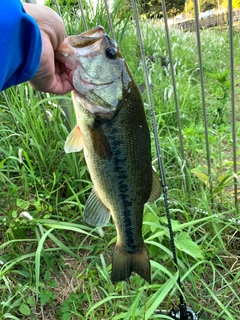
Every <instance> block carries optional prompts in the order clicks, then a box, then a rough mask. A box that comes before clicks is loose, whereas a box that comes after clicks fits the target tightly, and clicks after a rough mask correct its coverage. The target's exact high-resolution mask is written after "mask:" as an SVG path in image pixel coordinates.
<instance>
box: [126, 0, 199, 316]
mask: <svg viewBox="0 0 240 320" xmlns="http://www.w3.org/2000/svg"><path fill="white" fill-rule="evenodd" d="M132 6H133V13H134V19H135V23H136V29H137V36H138V41H139V46H140V51H141V56H142V62H143V69H144V75H145V81H146V87H147V93H148V100H149V106H150V112H151V119H152V126H153V133H154V140H155V147H156V153H157V159H158V166H159V172H160V179H161V184H162V190H163V198H164V204H165V210H166V215H167V221H168V229H169V235H170V245H171V250H172V255H173V262H174V264H175V268H176V270H179V268H178V260H177V251H176V246H175V243H174V235H173V229H172V222H171V216H170V211H169V200H168V194H167V191H168V187H167V183H166V179H165V174H164V168H163V163H162V156H161V150H160V143H159V138H158V130H157V124H156V117H155V111H154V106H153V100H152V94H151V88H150V83H149V76H148V70H147V64H146V58H145V52H144V47H143V41H142V35H141V30H140V25H139V16H138V10H137V3H136V0H132ZM162 7H163V12H164V18H165V19H166V5H165V0H162ZM166 24H167V21H165V25H166ZM166 32H167V37H168V39H169V34H168V29H166ZM172 71H173V70H172ZM173 73H174V72H172V74H173ZM175 96H176V93H175ZM177 283H178V286H179V289H180V290H179V300H180V304H179V309H176V310H175V309H171V310H170V312H169V314H168V316H169V317H171V318H172V319H180V320H198V317H197V315H196V313H195V312H194V311H193V310H192V309H191V308H187V305H186V303H185V301H184V298H183V294H182V291H183V290H182V283H181V277H180V273H179V276H178V279H177ZM155 313H156V314H166V313H164V312H163V311H159V310H156V311H155Z"/></svg>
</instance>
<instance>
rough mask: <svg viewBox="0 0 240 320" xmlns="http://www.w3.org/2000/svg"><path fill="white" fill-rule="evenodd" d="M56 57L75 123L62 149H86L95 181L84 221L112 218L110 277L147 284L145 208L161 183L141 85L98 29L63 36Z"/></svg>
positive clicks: (100, 221) (97, 223)
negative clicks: (68, 74) (68, 82)
mask: <svg viewBox="0 0 240 320" xmlns="http://www.w3.org/2000/svg"><path fill="white" fill-rule="evenodd" d="M57 58H58V59H59V60H61V61H63V62H64V63H65V65H66V66H67V67H68V68H70V69H71V70H74V72H73V86H74V88H75V90H74V91H73V92H72V97H73V102H74V109H75V113H76V120H77V124H76V126H75V128H74V129H73V131H72V132H71V133H70V134H69V136H68V138H67V140H66V143H65V151H66V152H67V153H69V152H79V151H80V150H82V149H83V150H84V156H85V159H86V163H87V166H88V169H89V172H90V175H91V179H92V182H93V185H94V188H93V190H92V193H91V194H90V196H89V198H88V200H87V202H86V205H85V209H84V212H83V219H84V221H85V222H86V223H88V224H90V225H93V226H102V225H104V224H106V223H107V222H108V221H109V219H110V216H112V218H113V221H114V224H115V226H116V230H117V243H116V246H115V248H114V252H113V258H112V273H111V280H112V281H113V282H117V281H122V280H126V279H127V278H129V276H130V275H131V273H132V272H136V273H138V274H139V275H140V276H141V277H142V278H144V279H145V280H147V281H148V282H150V280H151V276H150V262H149V257H148V253H147V249H146V246H145V244H144V241H143V238H142V221H143V209H144V204H145V203H146V202H148V201H153V200H155V199H157V198H158V197H159V195H160V183H159V181H158V179H157V177H156V176H155V174H154V172H153V170H152V165H151V149H150V136H149V129H148V125H147V121H146V117H145V113H144V107H143V102H142V100H141V96H140V93H139V91H138V87H137V85H136V83H135V81H134V79H133V77H132V74H131V72H130V70H129V68H128V66H127V64H126V62H125V61H124V58H123V56H122V54H121V52H120V50H119V48H118V46H117V44H116V42H115V41H114V40H112V39H111V38H109V37H108V35H107V34H106V33H105V31H104V29H103V27H101V26H97V27H96V28H94V29H92V30H89V31H86V32H84V33H82V34H80V35H78V36H69V37H67V38H66V39H65V40H64V43H63V44H62V46H61V47H60V48H59V49H58V52H57Z"/></svg>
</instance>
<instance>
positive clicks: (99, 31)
mask: <svg viewBox="0 0 240 320" xmlns="http://www.w3.org/2000/svg"><path fill="white" fill-rule="evenodd" d="M105 35H106V32H105V29H104V28H103V27H102V26H101V25H98V26H96V27H95V28H93V29H91V30H87V31H85V32H83V33H81V37H90V38H99V39H100V38H103V37H104V36H105Z"/></svg>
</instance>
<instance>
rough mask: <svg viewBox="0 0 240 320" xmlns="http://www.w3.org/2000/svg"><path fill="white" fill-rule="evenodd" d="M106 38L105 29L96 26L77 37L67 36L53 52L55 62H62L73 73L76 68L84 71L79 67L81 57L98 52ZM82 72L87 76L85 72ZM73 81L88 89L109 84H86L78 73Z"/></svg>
mask: <svg viewBox="0 0 240 320" xmlns="http://www.w3.org/2000/svg"><path fill="white" fill-rule="evenodd" d="M106 38H108V36H107V34H106V32H105V29H104V28H103V27H102V26H100V25H99V26H96V27H95V28H93V29H91V30H87V31H85V32H83V33H81V34H80V35H77V36H69V37H67V38H65V40H64V41H63V43H62V44H61V46H60V47H59V48H58V49H57V50H56V51H55V57H56V59H57V60H59V61H61V62H63V63H64V64H65V66H66V67H67V68H68V69H70V70H72V71H75V70H76V69H77V68H78V67H80V69H82V70H84V68H83V66H82V65H81V59H80V58H81V57H86V56H93V55H94V53H95V54H96V53H98V52H99V51H100V47H101V43H102V41H103V40H104V39H106ZM84 72H85V73H86V74H87V72H86V70H84ZM75 81H81V82H82V83H83V84H85V85H86V86H87V87H88V88H89V89H90V88H91V87H94V86H102V85H103V86H104V85H108V84H111V83H112V81H111V82H104V83H94V82H88V81H86V79H84V78H82V77H81V73H79V72H78V79H75Z"/></svg>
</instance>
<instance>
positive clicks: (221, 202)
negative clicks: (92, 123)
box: [0, 9, 240, 320]
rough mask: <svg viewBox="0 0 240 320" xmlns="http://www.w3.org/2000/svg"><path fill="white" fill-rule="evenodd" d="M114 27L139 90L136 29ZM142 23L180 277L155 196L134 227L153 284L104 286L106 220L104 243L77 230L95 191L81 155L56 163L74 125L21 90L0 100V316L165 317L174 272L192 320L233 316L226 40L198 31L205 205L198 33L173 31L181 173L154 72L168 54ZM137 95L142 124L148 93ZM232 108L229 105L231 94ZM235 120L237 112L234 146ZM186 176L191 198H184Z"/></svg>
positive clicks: (58, 100)
mask: <svg viewBox="0 0 240 320" xmlns="http://www.w3.org/2000/svg"><path fill="white" fill-rule="evenodd" d="M101 10H102V9H101ZM101 10H100V11H98V12H99V14H97V13H96V14H95V16H94V19H93V20H91V18H90V17H87V20H88V23H89V26H94V25H95V24H102V25H105V26H107V21H106V16H105V15H103V14H102V12H103V11H101ZM116 10H117V9H115V11H114V14H113V15H114V17H117V11H116ZM63 16H64V19H66V21H65V23H66V24H67V30H68V33H69V34H70V33H74V34H76V33H80V32H81V31H83V26H82V21H80V20H79V19H78V18H76V17H75V16H74V15H73V16H71V15H67V13H65V15H64V14H63ZM71 21H72V22H71ZM113 25H114V31H115V36H116V39H117V41H118V42H119V43H120V44H121V49H122V51H123V54H124V57H125V59H126V61H127V63H128V64H129V66H130V68H131V70H132V72H133V74H134V78H135V80H136V82H137V83H138V84H139V85H141V84H144V77H143V68H142V62H141V59H140V51H139V45H138V40H137V38H136V30H135V28H134V26H133V22H132V21H129V20H128V19H127V20H126V21H121V22H120V21H119V20H117V19H116V18H115V19H114V21H113ZM141 25H142V32H143V40H144V47H145V53H146V58H147V64H148V70H149V74H150V82H151V83H152V90H153V91H152V94H153V100H154V106H155V110H156V121H157V125H158V131H159V138H160V144H161V151H162V158H163V163H164V168H165V174H166V181H167V184H168V188H169V189H168V195H169V200H170V214H171V218H172V223H173V231H174V236H175V243H176V248H177V253H178V259H179V270H178V271H176V270H175V267H174V264H173V260H172V253H171V247H170V243H169V232H168V227H167V220H166V217H165V208H164V202H163V198H162V197H161V198H160V199H159V200H158V201H157V202H156V203H155V204H151V205H146V207H145V215H144V224H143V234H144V239H145V243H146V244H147V246H148V249H149V254H150V258H151V265H152V284H150V285H149V284H147V283H146V282H145V281H144V280H142V279H141V278H140V277H138V276H133V277H131V279H130V282H129V283H126V282H122V283H118V284H116V285H113V284H112V283H111V281H110V272H111V255H112V249H113V246H114V243H115V242H116V232H115V227H114V225H113V224H112V223H109V224H108V225H107V226H105V227H103V230H104V237H103V238H102V237H101V236H100V234H101V232H100V231H101V230H98V229H97V228H95V229H94V228H90V227H89V226H87V225H85V224H84V223H83V222H82V218H81V214H82V210H83V208H84V205H85V202H86V199H87V197H88V195H89V193H90V191H91V188H92V183H91V181H90V178H89V174H88V171H87V168H86V164H85V162H84V158H83V155H82V153H79V154H65V153H64V150H63V145H64V141H65V139H66V136H67V134H68V132H69V131H70V130H71V128H73V126H74V124H75V119H74V115H73V114H72V111H71V110H72V109H71V98H70V95H69V96H64V97H62V96H61V97H60V96H49V95H45V94H40V93H37V92H35V91H34V90H32V89H31V87H29V86H28V84H22V85H20V86H18V87H15V88H11V89H8V90H6V91H5V96H4V95H1V96H0V112H1V124H2V125H1V127H0V141H1V143H0V181H1V186H2V187H1V190H0V195H1V197H0V199H1V200H0V202H1V209H0V230H1V232H0V260H1V261H0V263H1V264H0V297H1V299H0V319H25V320H28V319H29V320H30V319H31V320H34V319H62V320H69V319H91V320H100V319H111V320H117V319H125V320H126V319H129V320H130V319H131V320H133V319H138V320H139V319H144V320H146V319H170V318H169V317H168V316H166V315H160V314H155V313H154V311H155V310H156V309H163V310H168V311H169V310H170V309H171V307H175V308H176V307H177V306H178V304H179V298H178V289H179V288H178V284H177V278H178V274H179V273H180V275H181V278H182V285H183V295H184V298H185V301H186V302H187V304H188V305H189V306H191V307H192V308H193V309H194V311H195V312H198V313H199V315H201V316H200V319H214V320H216V319H221V320H222V319H228V320H229V319H230V320H231V319H232V320H237V319H239V317H240V298H239V281H240V271H239V270H240V262H239V243H240V232H239V223H240V222H239V221H240V218H239V215H238V214H237V213H236V210H235V208H234V198H233V186H232V185H233V179H232V177H233V174H232V136H231V109H230V87H229V37H228V31H227V30H204V31H202V32H201V39H202V49H203V65H204V79H205V91H206V103H207V115H208V126H209V139H210V151H211V164H212V182H213V206H212V205H211V201H210V191H209V177H208V176H207V161H206V147H205V138H204V126H203V114H202V107H201V91H200V82H199V70H198V60H197V48H196V39H195V34H194V33H188V32H187V33H181V32H180V31H177V30H171V32H170V36H171V43H172V53H173V63H174V68H175V77H176V82H177V90H178V99H179V104H180V109H181V124H182V133H183V139H184V147H185V156H186V164H184V163H183V159H182V156H181V150H180V143H179V135H178V129H177V118H176V113H175V105H174V97H173V92H172V82H171V74H170V68H169V66H166V67H162V66H161V60H160V58H159V56H166V57H167V56H168V54H167V47H166V40H165V34H164V29H163V28H162V26H160V25H153V24H152V23H148V22H142V24H141ZM108 31H109V30H108ZM239 37H240V36H239V33H238V31H237V30H236V32H235V33H234V44H235V47H236V52H235V64H236V69H235V71H236V74H235V80H236V84H238V82H239V76H240V68H239V66H240V58H239V56H238V54H237V48H238V47H239V42H240V38H239ZM136 52H137V58H136ZM142 96H143V100H144V103H145V106H146V114H147V119H148V121H149V126H150V127H151V117H150V111H149V106H148V100H147V93H146V91H144V92H143V94H142ZM235 99H236V102H238V100H239V87H238V85H236V97H235ZM236 105H237V111H238V104H237V103H236ZM66 115H67V116H66ZM239 121H240V119H239V113H237V122H236V125H237V138H238V140H237V145H238V146H239ZM151 138H152V155H153V163H154V165H155V167H156V168H157V163H156V154H155V147H154V139H153V136H151ZM237 153H238V156H239V151H237ZM238 160H239V157H238ZM184 165H186V166H187V173H188V175H187V177H185V175H184V171H183V166H184ZM186 178H187V179H188V180H189V185H190V191H189V192H186V190H185V179H186ZM23 212H28V213H29V214H30V215H31V217H32V219H30V220H29V219H28V218H25V217H24V214H23Z"/></svg>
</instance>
